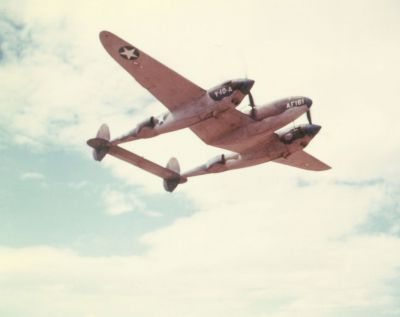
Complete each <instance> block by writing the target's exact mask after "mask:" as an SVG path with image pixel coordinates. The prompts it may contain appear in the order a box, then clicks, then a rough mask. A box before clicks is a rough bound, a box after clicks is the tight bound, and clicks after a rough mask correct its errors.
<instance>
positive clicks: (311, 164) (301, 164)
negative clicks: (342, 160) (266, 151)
mask: <svg viewBox="0 0 400 317" xmlns="http://www.w3.org/2000/svg"><path fill="white" fill-rule="evenodd" d="M274 162H276V163H281V164H286V165H290V166H293V167H298V168H302V169H305V170H310V171H325V170H328V169H330V168H331V167H330V166H328V165H326V164H325V163H323V162H321V161H320V160H318V159H316V158H315V157H314V156H312V155H310V154H308V153H306V152H304V151H302V150H301V151H297V152H294V153H293V154H291V155H289V156H288V157H287V158H279V159H276V160H274Z"/></svg>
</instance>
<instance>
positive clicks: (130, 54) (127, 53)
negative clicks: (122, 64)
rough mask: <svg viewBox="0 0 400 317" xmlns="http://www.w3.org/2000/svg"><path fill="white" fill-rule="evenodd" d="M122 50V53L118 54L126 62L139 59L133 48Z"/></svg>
mask: <svg viewBox="0 0 400 317" xmlns="http://www.w3.org/2000/svg"><path fill="white" fill-rule="evenodd" d="M122 49H123V51H122V52H120V53H119V54H120V55H121V56H123V57H125V58H126V59H128V60H131V59H136V58H138V57H139V55H138V54H137V53H136V49H135V48H134V47H132V48H129V47H123V48H122Z"/></svg>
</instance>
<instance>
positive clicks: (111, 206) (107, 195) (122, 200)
mask: <svg viewBox="0 0 400 317" xmlns="http://www.w3.org/2000/svg"><path fill="white" fill-rule="evenodd" d="M102 196H103V200H104V204H105V207H106V211H107V213H109V214H111V215H120V214H123V213H126V212H133V211H142V210H143V208H144V203H143V202H142V201H141V200H140V199H139V198H137V197H135V195H134V194H131V195H127V194H125V193H123V192H119V191H116V190H114V189H110V188H108V189H106V190H104V192H103V195H102Z"/></svg>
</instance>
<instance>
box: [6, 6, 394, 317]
mask: <svg viewBox="0 0 400 317" xmlns="http://www.w3.org/2000/svg"><path fill="white" fill-rule="evenodd" d="M392 5H393V4H392V3H390V2H385V4H378V3H376V4H372V3H367V2H362V1H355V2H352V3H351V4H348V3H347V2H341V1H339V2H335V4H334V5H327V4H326V3H319V2H313V1H309V2H307V3H306V4H304V3H301V4H300V3H299V4H295V3H293V2H291V1H290V2H285V1H281V2H279V3H277V2H262V3H261V2H257V1H254V2H251V3H245V2H241V3H238V4H235V5H227V3H226V2H223V1H222V2H218V1H217V2H215V3H214V2H213V3H211V2H209V3H208V2H204V1H203V2H202V3H201V4H200V5H199V4H197V3H187V2H185V3H184V2H179V1H172V2H168V3H167V4H161V3H158V2H151V3H150V4H147V2H146V4H145V3H144V2H142V3H139V4H136V3H135V4H134V5H133V4H132V3H131V2H129V1H117V2H115V1H113V2H112V4H108V2H105V1H100V2H97V4H96V8H94V7H93V5H92V4H89V3H85V4H79V6H78V5H77V3H76V2H74V1H72V2H71V1H68V2H67V1H56V2H52V3H51V4H49V5H48V6H46V7H45V8H44V7H43V5H42V3H41V2H40V1H28V2H26V5H25V6H22V7H20V6H19V7H18V11H19V12H20V14H21V15H22V19H23V21H24V22H25V23H26V28H27V29H28V30H30V31H31V32H32V34H33V38H32V40H33V42H34V44H35V45H32V47H29V48H28V50H29V52H31V53H32V54H27V55H24V56H25V57H24V58H23V59H22V60H20V61H19V63H11V64H10V65H8V66H4V68H2V72H0V81H1V82H2V83H4V86H3V87H2V88H3V93H2V95H0V99H1V100H0V103H1V104H2V105H6V106H3V107H5V110H4V111H1V112H0V115H1V122H2V123H3V124H4V125H3V126H4V127H5V129H7V131H8V132H9V134H10V135H12V136H15V142H17V143H23V144H36V143H37V142H39V143H45V144H46V143H49V144H52V145H62V146H64V147H66V146H68V147H69V148H76V149H78V150H79V151H82V152H83V151H84V153H85V155H86V156H87V157H89V156H90V150H89V149H88V148H87V147H86V145H85V144H84V142H85V140H86V139H87V138H89V137H91V136H92V135H94V134H95V132H96V130H97V128H98V126H99V125H100V124H101V123H103V122H108V123H109V125H110V127H111V132H112V134H113V135H117V134H120V133H123V132H125V131H126V130H128V129H130V128H132V126H134V125H135V124H136V122H138V121H141V119H142V118H144V117H147V116H148V115H149V114H150V113H151V114H154V113H155V114H157V113H158V112H161V111H163V109H162V107H161V106H160V105H158V104H156V103H154V102H153V101H152V100H151V99H147V98H148V96H149V95H148V93H147V92H146V91H144V90H143V89H142V88H141V87H140V86H139V85H138V84H137V83H135V82H134V81H133V80H132V79H131V78H130V77H129V76H128V75H127V74H126V73H125V72H124V71H123V70H122V69H120V68H119V67H118V65H117V64H116V63H115V62H114V61H113V60H112V59H111V58H110V57H109V56H108V55H107V54H106V53H105V52H104V51H103V49H102V47H101V45H100V44H99V43H98V39H97V33H98V32H99V31H100V30H101V29H103V28H106V29H110V30H111V31H113V32H115V33H116V34H119V35H120V36H121V37H123V38H125V39H126V40H128V41H130V42H132V43H133V44H135V45H138V47H140V48H143V49H144V50H145V51H147V52H149V53H150V54H151V55H153V56H154V57H156V58H158V59H160V61H162V62H163V63H165V64H167V65H168V66H170V67H171V68H173V69H176V70H177V71H178V72H180V73H182V74H183V75H185V76H187V77H188V78H190V79H192V80H193V81H194V82H196V83H198V84H199V85H201V86H203V87H205V88H207V87H209V86H213V85H215V84H217V83H218V82H221V81H223V80H225V79H227V78H237V77H241V76H243V72H244V71H243V69H244V68H247V71H248V74H249V77H251V78H254V79H256V80H257V82H256V85H255V86H254V89H253V90H254V95H255V97H256V102H257V103H258V104H262V103H264V102H267V101H269V100H272V99H274V98H279V97H282V96H287V95H297V94H301V95H303V94H304V95H308V96H310V97H311V98H312V99H313V100H314V105H313V108H312V112H313V119H314V121H315V122H316V123H320V124H321V125H322V126H323V129H322V131H321V133H320V135H318V137H317V138H315V140H314V141H313V143H312V144H311V145H310V147H309V149H308V150H309V152H310V153H313V154H314V155H316V156H317V157H319V158H321V159H322V160H324V161H326V162H327V163H328V164H330V165H332V166H333V170H331V171H329V172H327V173H320V174H311V173H308V172H305V171H300V170H295V169H290V168H288V167H284V166H277V165H274V164H272V163H271V164H269V165H268V164H266V165H263V166H259V167H255V168H250V169H246V170H241V171H235V172H230V173H226V174H223V175H211V176H204V177H199V178H194V179H191V180H189V182H188V183H187V184H184V185H181V186H179V187H178V191H180V192H181V193H183V194H184V195H185V197H189V198H190V199H191V201H192V202H193V203H194V204H195V206H196V208H198V209H199V212H197V213H195V214H194V215H193V216H192V217H188V218H185V219H180V220H178V221H176V222H175V223H174V224H173V225H171V226H169V227H167V228H164V229H162V230H159V231H156V232H150V233H148V234H147V235H146V236H145V237H143V242H144V243H146V244H147V245H148V246H149V251H148V253H146V254H145V255H143V256H140V257H110V258H89V257H80V256H77V255H76V254H75V253H73V252H71V251H65V250H57V249H50V248H27V249H21V250H13V249H3V250H1V252H0V257H1V259H0V263H1V265H0V270H1V274H2V275H3V276H4V277H5V285H6V286H5V287H2V288H1V290H0V292H2V294H1V296H0V304H1V305H0V306H2V307H10V309H11V310H12V311H20V310H21V308H19V307H22V306H23V307H29V312H30V315H31V316H41V317H42V316H54V315H57V316H60V317H62V316H71V315H74V316H85V315H93V316H109V315H120V316H128V315H129V316H132V315H135V316H136V315H140V316H160V315H161V314H162V315H171V316H193V317H196V316H204V315H207V316H228V315H229V316H248V315H252V316H265V315H269V316H276V317H278V316H279V317H285V316H293V315H296V316H311V317H313V316H318V317H319V316H335V315H336V316H342V315H343V314H345V315H346V314H347V315H349V316H356V315H362V314H363V315H369V314H370V312H371V311H376V312H378V313H379V314H380V315H381V316H385V315H390V314H392V315H395V313H394V312H396V310H397V311H398V310H399V306H398V303H399V301H398V298H396V291H393V290H392V289H391V288H390V286H389V285H388V284H386V281H387V280H390V279H395V278H398V272H397V271H396V268H398V266H399V264H400V258H399V252H398V250H399V239H398V238H397V237H395V236H390V235H385V234H381V235H372V234H365V235H359V234H356V228H357V227H358V226H359V225H361V224H363V222H365V221H366V219H367V218H368V217H369V214H370V212H371V208H373V207H376V206H377V205H380V204H381V202H382V201H384V200H385V199H388V197H387V196H385V190H384V189H383V188H382V186H383V185H382V184H375V185H371V186H366V187H362V188H359V187H357V186H342V185H338V184H337V181H338V180H348V179H350V180H357V181H359V180H368V179H376V178H381V179H383V183H385V182H386V181H387V180H392V181H393V182H394V184H397V182H398V181H397V180H398V176H399V174H400V169H399V167H398V166H399V165H398V160H399V157H400V153H399V150H398V139H399V137H400V135H399V131H398V130H396V129H393V130H391V131H390V133H389V132H388V127H396V125H397V117H398V106H397V103H396V101H397V100H400V95H399V90H398V89H397V86H396V85H397V82H398V81H397V80H396V79H397V77H398V76H397V74H398V73H399V72H400V69H399V63H398V61H397V60H398V56H399V53H400V52H399V51H400V46H399V45H398V41H397V37H398V30H399V25H398V19H397V16H396V12H398V10H395V9H393V8H391V6H392ZM394 6H395V5H394ZM77 8H78V9H77ZM100 11H101V12H102V14H101V15H99V14H98V12H100ZM149 17H151V18H149ZM176 21H179V23H176ZM205 21H207V23H205ZM366 26H368V27H366ZM242 62H243V63H244V64H246V65H245V67H244V66H243V65H239V64H240V63H242ZM2 67H3V66H2ZM21 87H23V89H21ZM2 110H3V109H2ZM131 110H134V113H133V114H131V113H129V112H130V111H131ZM128 113H129V114H128ZM127 147H128V148H129V149H131V150H132V151H134V152H135V153H138V154H140V155H144V156H145V157H147V158H149V159H152V160H154V161H156V162H157V163H159V164H162V165H163V164H165V163H166V162H167V160H168V159H169V157H171V156H177V157H178V158H179V159H180V162H181V165H182V169H183V170H185V169H188V168H190V167H192V166H193V165H197V164H200V163H202V162H204V161H205V160H206V159H208V158H209V157H211V156H213V155H215V154H218V153H220V152H221V151H220V150H219V149H215V148H211V147H206V146H205V145H204V144H202V143H201V142H200V141H199V140H198V139H197V138H195V137H194V136H193V135H192V134H191V133H190V132H189V131H180V132H177V133H174V134H170V135H165V136H161V137H159V138H156V139H154V140H145V141H141V142H135V143H133V144H130V145H128V146H127ZM102 164H105V166H107V167H108V168H109V169H110V170H112V172H113V173H114V175H115V176H116V177H117V178H118V179H120V180H122V181H124V182H126V183H129V184H135V185H141V186H143V187H144V188H145V189H146V190H147V191H148V192H150V193H152V192H157V193H159V192H160V191H162V185H161V181H160V180H159V179H157V178H155V177H154V176H152V175H149V174H146V173H144V172H143V171H142V170H140V169H137V168H135V167H128V166H127V165H126V163H124V162H119V161H117V160H115V159H114V158H109V157H107V158H106V159H105V161H104V162H103V163H102ZM298 179H301V180H302V181H304V182H305V184H308V186H304V187H298V186H295V185H296V180H298ZM103 194H104V195H103V196H102V199H103V201H104V205H105V207H106V209H107V211H108V212H109V213H110V214H113V215H117V214H121V213H124V212H129V211H141V212H145V211H144V206H143V202H141V200H140V199H138V198H137V197H136V196H133V195H131V194H126V193H124V192H122V191H119V190H115V189H111V188H109V189H107V190H106V191H105V192H104V193H103ZM395 198H396V197H395ZM392 199H393V198H392ZM177 208H179V206H177ZM156 212H157V211H156ZM32 289H34V290H35V292H33V291H32ZM397 292H398V290H397ZM15 298H18V299H19V301H18V303H17V304H18V307H16V305H17V304H16V302H15ZM21 303H23V304H24V305H22V304H21ZM43 310H45V311H43ZM343 312H344V313H343ZM25 314H26V313H25ZM379 314H376V315H377V316H379ZM21 315H23V314H21Z"/></svg>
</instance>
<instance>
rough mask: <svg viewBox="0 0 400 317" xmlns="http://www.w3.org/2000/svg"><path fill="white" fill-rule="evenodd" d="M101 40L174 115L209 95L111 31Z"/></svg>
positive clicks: (116, 58)
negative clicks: (181, 108) (176, 111)
mask: <svg viewBox="0 0 400 317" xmlns="http://www.w3.org/2000/svg"><path fill="white" fill-rule="evenodd" d="M100 41H101V43H102V44H103V46H104V48H105V49H106V51H107V52H108V53H109V54H110V55H111V56H112V58H114V59H115V60H116V61H117V62H118V63H119V64H120V65H121V66H122V67H123V68H124V69H125V70H126V71H127V72H128V73H129V74H131V75H132V76H133V78H135V79H136V80H137V81H138V82H139V84H141V85H142V86H143V87H144V88H146V89H147V90H148V91H149V92H150V93H151V94H152V95H153V96H154V97H156V98H157V99H158V100H159V101H160V102H162V103H163V104H164V105H165V106H166V107H167V108H168V109H169V110H170V111H171V112H173V111H175V110H176V109H178V108H179V107H181V106H182V105H184V104H186V103H188V102H190V101H192V100H195V99H197V98H199V97H200V96H201V95H202V94H204V92H205V90H204V89H202V88H200V87H198V86H197V85H195V84H193V83H192V82H191V81H189V80H187V79H186V78H184V77H182V76H181V75H179V74H178V73H176V72H174V71H173V70H172V69H169V68H168V67H166V66H165V65H163V64H161V63H160V62H158V61H156V60H155V59H153V58H152V57H150V56H149V55H147V54H146V53H144V52H143V51H140V50H138V49H137V48H135V47H134V46H132V45H131V44H129V43H128V42H125V41H124V40H122V39H120V38H119V37H118V36H116V35H114V34H112V33H110V32H107V31H102V32H101V33H100Z"/></svg>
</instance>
